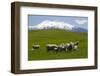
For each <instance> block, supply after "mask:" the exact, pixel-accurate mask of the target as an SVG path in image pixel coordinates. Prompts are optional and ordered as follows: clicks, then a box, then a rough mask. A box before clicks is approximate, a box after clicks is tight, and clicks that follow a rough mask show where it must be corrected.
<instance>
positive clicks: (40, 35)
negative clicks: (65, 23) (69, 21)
mask: <svg viewBox="0 0 100 76" xmlns="http://www.w3.org/2000/svg"><path fill="white" fill-rule="evenodd" d="M71 41H72V42H73V41H80V44H79V49H78V50H76V51H71V52H58V53H56V52H47V50H46V47H45V46H46V44H51V43H52V44H61V43H68V42H71ZM32 44H39V45H40V46H41V47H40V48H39V49H36V50H34V51H32ZM87 45H88V44H87V33H82V32H69V31H64V30H58V29H56V30H33V31H29V32H28V60H52V59H78V58H87V57H88V56H87V55H88V51H87V48H88V47H87Z"/></svg>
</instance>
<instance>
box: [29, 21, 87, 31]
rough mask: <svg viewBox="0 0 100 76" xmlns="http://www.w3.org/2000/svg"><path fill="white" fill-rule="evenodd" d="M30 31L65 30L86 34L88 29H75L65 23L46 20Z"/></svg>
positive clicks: (32, 27)
mask: <svg viewBox="0 0 100 76" xmlns="http://www.w3.org/2000/svg"><path fill="white" fill-rule="evenodd" d="M28 29H29V30H38V29H64V30H68V31H75V32H86V31H87V30H86V29H83V28H79V27H75V26H73V25H71V24H69V23H65V22H58V21H50V20H45V21H43V22H41V23H40V24H37V25H35V26H29V27H28Z"/></svg>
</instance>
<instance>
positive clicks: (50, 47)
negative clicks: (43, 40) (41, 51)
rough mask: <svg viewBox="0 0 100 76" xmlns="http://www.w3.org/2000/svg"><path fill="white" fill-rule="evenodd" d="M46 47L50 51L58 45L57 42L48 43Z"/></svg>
mask: <svg viewBox="0 0 100 76" xmlns="http://www.w3.org/2000/svg"><path fill="white" fill-rule="evenodd" d="M46 48H47V50H48V51H50V50H54V48H57V45H56V44H47V45H46Z"/></svg>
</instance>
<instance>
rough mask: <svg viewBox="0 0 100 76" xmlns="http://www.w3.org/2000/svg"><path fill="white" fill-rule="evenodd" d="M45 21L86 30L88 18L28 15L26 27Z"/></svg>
mask: <svg viewBox="0 0 100 76" xmlns="http://www.w3.org/2000/svg"><path fill="white" fill-rule="evenodd" d="M45 20H50V21H60V22H65V23H69V24H71V25H73V26H78V27H81V28H85V29H88V17H77V16H50V15H48V16H47V15H29V16H28V26H34V25H37V24H40V23H41V22H43V21H45Z"/></svg>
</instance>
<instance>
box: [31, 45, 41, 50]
mask: <svg viewBox="0 0 100 76" xmlns="http://www.w3.org/2000/svg"><path fill="white" fill-rule="evenodd" d="M39 48H40V45H32V50H34V49H39Z"/></svg>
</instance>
